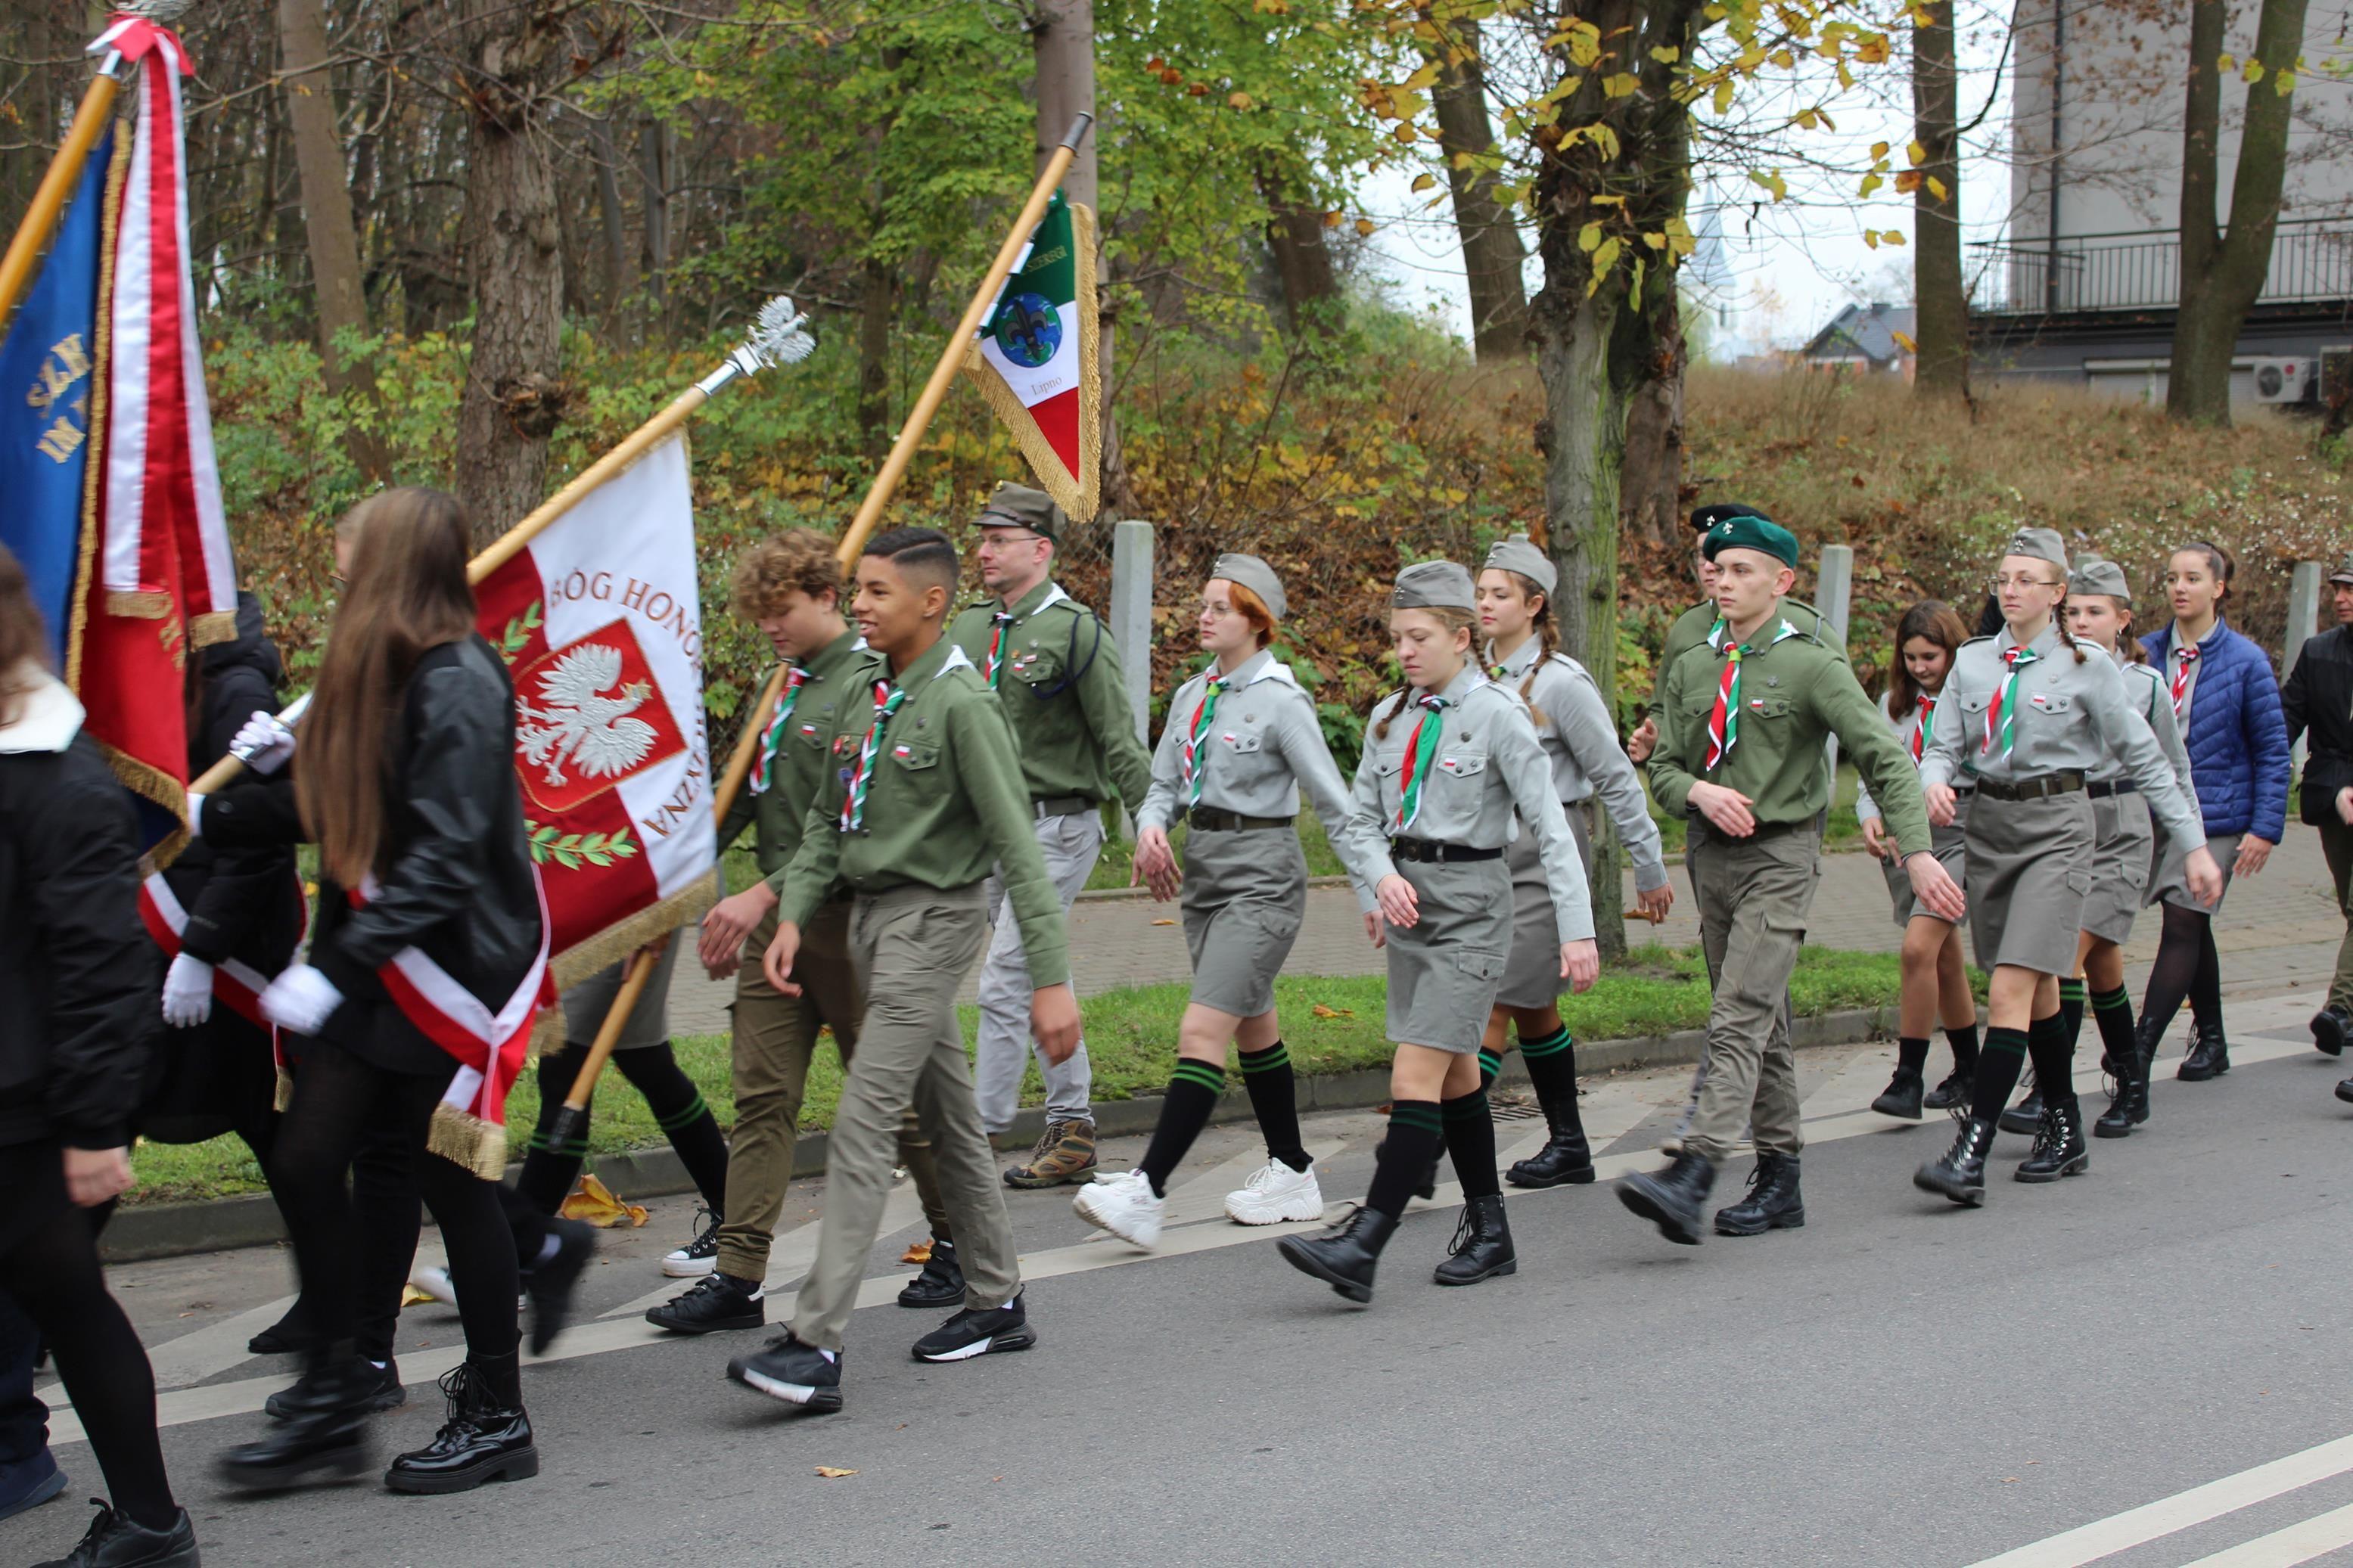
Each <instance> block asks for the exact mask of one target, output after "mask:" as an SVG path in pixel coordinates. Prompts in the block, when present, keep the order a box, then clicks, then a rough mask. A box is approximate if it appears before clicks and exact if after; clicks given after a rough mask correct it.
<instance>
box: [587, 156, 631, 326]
mask: <svg viewBox="0 0 2353 1568" xmlns="http://www.w3.org/2000/svg"><path fill="white" fill-rule="evenodd" d="M589 127H590V129H589V134H590V140H591V141H592V142H594V143H595V146H596V210H597V213H598V215H599V216H601V217H602V218H603V219H604V233H605V247H604V270H605V318H606V320H607V321H611V320H612V319H613V317H614V316H615V315H616V314H617V312H618V311H619V310H620V309H621V302H622V301H623V300H627V299H628V297H629V290H630V289H632V288H634V287H635V286H636V281H635V279H633V278H632V277H631V276H630V271H629V221H628V211H627V210H626V209H625V208H623V206H622V205H621V177H620V175H619V174H618V173H617V171H616V164H617V162H618V161H619V158H620V152H619V150H618V149H617V148H616V147H615V146H614V145H613V122H612V121H610V120H609V119H606V118H603V117H599V118H598V119H596V120H594V121H590V122H589Z"/></svg>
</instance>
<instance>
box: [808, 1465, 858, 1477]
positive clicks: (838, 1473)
mask: <svg viewBox="0 0 2353 1568" xmlns="http://www.w3.org/2000/svg"><path fill="white" fill-rule="evenodd" d="M817 1473H818V1475H820V1476H823V1477H824V1478H825V1479H827V1480H829V1481H838V1480H839V1479H841V1478H842V1477H844V1476H854V1475H856V1474H857V1473H858V1472H857V1471H856V1470H842V1469H836V1468H834V1467H833V1466H831V1465H819V1466H818V1468H817Z"/></svg>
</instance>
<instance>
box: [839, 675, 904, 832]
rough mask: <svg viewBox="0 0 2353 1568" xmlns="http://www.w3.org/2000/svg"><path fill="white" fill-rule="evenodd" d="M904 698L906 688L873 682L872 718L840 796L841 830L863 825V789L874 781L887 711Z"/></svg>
mask: <svg viewBox="0 0 2353 1568" xmlns="http://www.w3.org/2000/svg"><path fill="white" fill-rule="evenodd" d="M906 700H907V689H906V688H905V687H903V686H896V687H894V686H892V684H891V683H890V682H889V681H888V680H877V681H876V682H875V683H874V721H873V722H872V723H871V724H869V725H867V726H866V739H865V740H863V741H861V742H859V744H858V762H857V763H856V764H855V765H854V766H853V767H852V768H851V769H850V773H849V788H848V789H846V790H845V791H843V793H842V797H841V821H840V828H841V831H842V832H844V833H856V832H858V831H859V830H860V829H861V828H863V827H864V826H866V792H867V791H868V790H870V789H871V788H872V787H873V784H874V759H875V757H876V756H878V755H879V754H881V750H882V737H883V735H884V733H885V732H886V731H888V730H889V729H890V728H891V715H892V714H893V713H896V712H897V711H899V710H900V708H901V707H902V706H903V705H904V704H905V703H906Z"/></svg>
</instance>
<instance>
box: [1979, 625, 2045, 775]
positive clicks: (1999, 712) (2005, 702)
mask: <svg viewBox="0 0 2353 1568" xmlns="http://www.w3.org/2000/svg"><path fill="white" fill-rule="evenodd" d="M2040 658H2042V655H2041V654H2039V653H2036V652H2035V651H2034V650H2033V649H2032V648H2031V647H2027V646H2026V645H2025V644H2024V643H2022V642H2021V643H2012V644H2010V646H2009V647H2006V648H2004V649H2002V650H2001V662H2002V665H2003V670H2002V677H2001V684H2000V686H1997V687H1995V688H1994V692H1993V705H1992V706H1991V707H1989V708H1988V709H1987V710H1986V725H1985V740H1984V742H1982V743H1980V744H1979V745H1978V751H1980V752H1990V751H1992V750H1993V746H1994V742H1996V741H1999V742H2001V754H2002V755H2003V756H2005V757H2006V756H2008V755H2010V747H2011V746H2012V745H2014V744H2015V743H2016V742H2017V740H2018V672H2019V671H2020V670H2021V669H2023V668H2026V667H2027V666H2028V665H2030V664H2032V663H2034V662H2035V661H2036V660H2038V659H2040Z"/></svg>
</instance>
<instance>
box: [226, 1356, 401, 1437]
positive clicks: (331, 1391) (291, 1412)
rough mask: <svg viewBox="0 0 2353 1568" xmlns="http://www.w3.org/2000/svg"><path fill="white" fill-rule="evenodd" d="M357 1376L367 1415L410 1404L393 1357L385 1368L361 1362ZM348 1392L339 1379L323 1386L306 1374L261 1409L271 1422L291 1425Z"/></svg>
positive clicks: (279, 1392)
mask: <svg viewBox="0 0 2353 1568" xmlns="http://www.w3.org/2000/svg"><path fill="white" fill-rule="evenodd" d="M355 1374H356V1376H357V1377H358V1379H359V1386H358V1389H357V1393H358V1394H359V1397H360V1404H361V1406H362V1409H363V1412H364V1413H365V1414H371V1415H372V1414H374V1413H375V1412H376V1411H379V1410H390V1409H393V1408H394V1407H395V1406H397V1405H406V1403H407V1402H408V1390H406V1388H404V1387H402V1386H401V1383H400V1364H399V1363H397V1362H396V1361H394V1360H393V1359H392V1358H391V1357H390V1356H386V1357H385V1361H384V1364H383V1365H382V1366H378V1365H376V1363H374V1362H372V1361H362V1362H360V1363H359V1367H358V1369H356V1372H355ZM349 1392H350V1391H348V1390H346V1389H345V1388H344V1387H343V1384H342V1380H341V1379H340V1378H338V1379H336V1380H334V1382H333V1383H332V1384H322V1382H321V1378H320V1374H319V1373H312V1372H306V1373H303V1374H302V1375H301V1377H299V1378H297V1379H295V1380H294V1383H293V1385H292V1386H291V1387H288V1388H281V1389H280V1390H279V1391H278V1392H277V1393H275V1394H271V1395H270V1396H269V1398H268V1399H265V1400H263V1401H262V1402H261V1408H262V1410H263V1412H264V1413H265V1414H266V1415H269V1418H270V1419H271V1420H272V1421H291V1420H293V1419H294V1418H295V1417H296V1416H298V1415H309V1414H311V1412H313V1411H318V1410H324V1409H327V1408H329V1407H331V1406H332V1405H333V1404H334V1403H335V1401H336V1400H338V1399H340V1398H343V1397H345V1396H346V1395H347V1394H348V1393H349Z"/></svg>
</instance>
